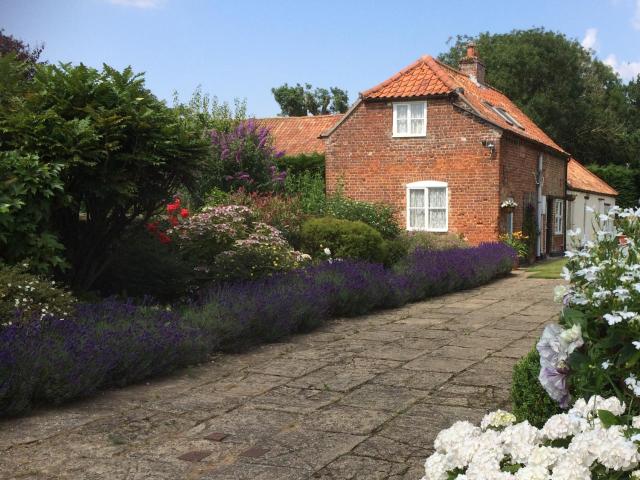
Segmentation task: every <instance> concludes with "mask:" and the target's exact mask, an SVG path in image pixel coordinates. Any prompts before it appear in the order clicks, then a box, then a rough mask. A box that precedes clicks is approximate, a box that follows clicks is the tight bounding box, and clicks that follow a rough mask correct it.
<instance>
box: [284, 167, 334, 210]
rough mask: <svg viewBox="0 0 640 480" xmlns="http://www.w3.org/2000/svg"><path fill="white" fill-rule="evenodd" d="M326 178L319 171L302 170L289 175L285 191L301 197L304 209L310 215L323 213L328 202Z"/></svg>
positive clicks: (290, 194) (289, 194)
mask: <svg viewBox="0 0 640 480" xmlns="http://www.w3.org/2000/svg"><path fill="white" fill-rule="evenodd" d="M324 189H325V187H324V178H323V176H322V175H320V174H319V173H312V172H308V171H307V172H302V173H297V174H291V175H287V178H286V179H285V181H284V192H285V194H286V195H288V196H295V197H297V198H299V200H300V205H301V208H302V211H303V212H305V213H307V214H310V215H322V212H323V211H324V208H325V206H326V204H327V197H326V195H325V191H324Z"/></svg>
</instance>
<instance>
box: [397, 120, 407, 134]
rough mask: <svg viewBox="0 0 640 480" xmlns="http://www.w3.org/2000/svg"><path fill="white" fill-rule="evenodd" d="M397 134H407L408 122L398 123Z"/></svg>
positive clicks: (399, 121) (400, 121)
mask: <svg viewBox="0 0 640 480" xmlns="http://www.w3.org/2000/svg"><path fill="white" fill-rule="evenodd" d="M396 132H397V133H407V121H406V120H398V122H397V123H396Z"/></svg>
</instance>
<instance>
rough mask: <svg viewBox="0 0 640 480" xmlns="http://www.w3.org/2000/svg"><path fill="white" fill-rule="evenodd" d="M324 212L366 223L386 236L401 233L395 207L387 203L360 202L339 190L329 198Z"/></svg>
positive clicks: (390, 236) (394, 235)
mask: <svg viewBox="0 0 640 480" xmlns="http://www.w3.org/2000/svg"><path fill="white" fill-rule="evenodd" d="M322 213H323V214H324V215H325V216H330V217H335V218H339V219H342V220H351V221H360V222H363V223H366V224H367V225H369V226H370V227H373V228H375V229H376V230H377V231H378V232H380V233H381V234H382V236H383V237H384V238H395V237H397V236H398V234H399V233H400V226H399V225H398V222H397V220H396V217H395V215H394V210H393V207H391V206H390V205H387V204H385V203H368V202H360V201H357V200H353V199H351V198H348V197H345V196H344V195H342V194H341V193H340V192H338V193H336V194H333V195H330V196H329V197H328V198H327V202H326V205H325V207H324V210H323V212H322Z"/></svg>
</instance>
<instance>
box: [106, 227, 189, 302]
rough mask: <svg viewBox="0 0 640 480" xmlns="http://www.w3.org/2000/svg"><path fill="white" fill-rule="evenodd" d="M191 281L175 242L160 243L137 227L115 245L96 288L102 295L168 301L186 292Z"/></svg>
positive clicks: (185, 261)
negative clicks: (148, 297)
mask: <svg viewBox="0 0 640 480" xmlns="http://www.w3.org/2000/svg"><path fill="white" fill-rule="evenodd" d="M194 280H195V275H194V271H193V266H192V265H191V264H190V262H188V261H187V259H184V258H183V257H182V256H181V255H179V254H178V252H177V248H175V246H174V245H165V244H162V243H160V242H159V241H158V239H157V238H156V237H155V236H154V235H152V234H151V233H150V232H148V231H146V230H143V229H142V228H140V229H137V230H134V231H132V232H130V233H129V234H128V235H127V236H126V237H125V238H123V240H122V241H121V242H119V243H118V244H117V245H116V246H115V255H114V260H113V262H111V263H110V264H109V266H108V267H107V269H106V270H105V272H104V274H103V275H101V278H100V280H99V282H98V283H97V284H96V288H97V289H98V290H99V291H100V293H101V294H103V295H122V296H124V297H136V298H142V297H145V296H151V297H153V298H155V299H157V300H159V301H161V302H169V301H172V300H176V299H178V298H180V297H182V296H184V295H186V294H187V293H188V291H189V287H190V286H191V285H192V284H193V281H194Z"/></svg>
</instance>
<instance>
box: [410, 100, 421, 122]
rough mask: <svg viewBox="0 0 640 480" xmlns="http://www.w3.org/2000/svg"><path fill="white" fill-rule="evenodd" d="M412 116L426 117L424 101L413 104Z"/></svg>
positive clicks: (416, 117) (417, 117)
mask: <svg viewBox="0 0 640 480" xmlns="http://www.w3.org/2000/svg"><path fill="white" fill-rule="evenodd" d="M411 118H414V119H424V103H412V104H411Z"/></svg>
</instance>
